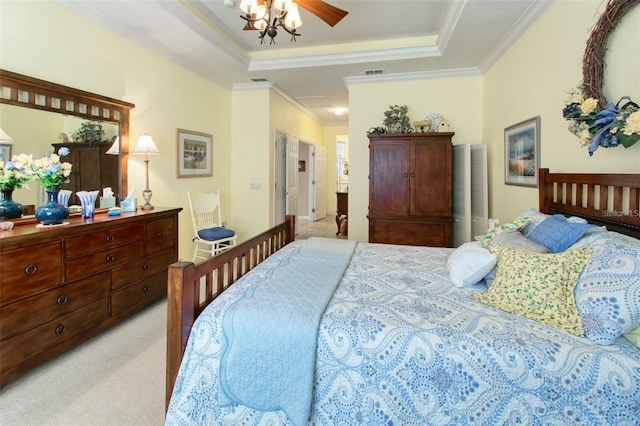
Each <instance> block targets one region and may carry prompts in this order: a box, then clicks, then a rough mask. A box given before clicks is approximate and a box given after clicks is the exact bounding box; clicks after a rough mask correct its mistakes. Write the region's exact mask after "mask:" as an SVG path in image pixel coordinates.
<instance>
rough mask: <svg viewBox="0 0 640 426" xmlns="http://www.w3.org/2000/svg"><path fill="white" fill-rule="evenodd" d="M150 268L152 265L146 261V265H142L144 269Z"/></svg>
mask: <svg viewBox="0 0 640 426" xmlns="http://www.w3.org/2000/svg"><path fill="white" fill-rule="evenodd" d="M149 268H151V265H149V264H148V263H145V264H144V265H142V269H144V270H145V271H148V270H149Z"/></svg>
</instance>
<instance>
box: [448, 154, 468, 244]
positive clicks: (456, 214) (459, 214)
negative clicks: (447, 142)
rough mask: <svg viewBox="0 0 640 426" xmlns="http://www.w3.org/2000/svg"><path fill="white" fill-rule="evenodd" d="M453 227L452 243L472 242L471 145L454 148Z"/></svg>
mask: <svg viewBox="0 0 640 426" xmlns="http://www.w3.org/2000/svg"><path fill="white" fill-rule="evenodd" d="M452 207H453V225H452V227H451V234H452V238H451V243H452V245H453V247H458V246H460V245H462V244H464V243H466V242H468V241H471V145H469V144H466V143H465V144H459V145H454V146H453V204H452Z"/></svg>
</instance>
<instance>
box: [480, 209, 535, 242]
mask: <svg viewBox="0 0 640 426" xmlns="http://www.w3.org/2000/svg"><path fill="white" fill-rule="evenodd" d="M530 221H531V218H529V217H524V218H522V219H516V220H514V221H513V222H509V223H505V224H504V225H502V226H496V227H495V228H493V229H492V230H491V231H489V232H487V233H486V234H485V235H484V236H483V237H482V239H481V240H480V244H481V245H482V247H484V248H487V247H489V244H490V243H491V240H493V238H494V237H495V236H496V235H498V234H501V233H503V232H506V231H513V230H520V229H522V228H524V227H525V226H527V224H528V223H529V222H530Z"/></svg>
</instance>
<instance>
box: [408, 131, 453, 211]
mask: <svg viewBox="0 0 640 426" xmlns="http://www.w3.org/2000/svg"><path fill="white" fill-rule="evenodd" d="M411 160H412V162H411V174H410V176H411V183H410V187H411V203H410V204H411V206H410V210H409V215H411V216H431V217H451V192H452V191H451V169H452V154H451V142H450V141H449V138H442V139H441V140H415V141H414V142H413V144H412V153H411Z"/></svg>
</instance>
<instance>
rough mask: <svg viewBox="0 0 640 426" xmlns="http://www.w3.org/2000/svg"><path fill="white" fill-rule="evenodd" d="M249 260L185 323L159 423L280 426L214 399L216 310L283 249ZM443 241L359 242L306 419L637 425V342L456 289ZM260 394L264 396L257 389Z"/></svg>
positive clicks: (279, 416)
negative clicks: (558, 325) (180, 356)
mask: <svg viewBox="0 0 640 426" xmlns="http://www.w3.org/2000/svg"><path fill="white" fill-rule="evenodd" d="M298 244H303V241H297V242H294V243H292V244H291V245H289V246H287V247H285V248H283V249H281V252H282V253H280V252H279V253H276V254H275V255H273V256H271V257H270V258H268V259H267V260H266V261H265V262H263V263H262V264H260V265H258V267H256V268H255V269H254V271H253V273H252V274H249V275H247V276H245V277H244V278H243V279H241V280H239V281H238V282H237V283H236V284H234V286H233V287H232V288H230V289H228V290H227V291H226V292H225V296H224V297H219V298H217V299H216V300H215V301H214V302H213V303H212V304H211V305H210V306H209V307H208V308H207V309H206V310H205V312H204V313H203V314H202V315H201V316H200V317H199V318H198V320H197V321H196V323H195V324H194V328H193V330H192V333H191V336H190V338H189V342H188V345H187V350H186V354H185V357H184V360H183V363H182V366H181V368H180V372H179V374H178V379H177V381H176V386H175V388H174V393H173V396H172V399H171V403H170V406H169V410H168V413H167V418H166V424H168V425H205V424H206V425H214V424H263V425H279V424H291V421H290V420H289V419H288V418H287V417H286V415H285V414H284V413H283V412H281V411H278V412H262V411H257V410H252V409H250V408H248V407H244V406H237V405H234V406H231V407H219V406H218V405H217V400H218V395H217V393H218V390H217V389H218V384H217V380H218V374H219V368H220V360H219V359H218V356H219V355H220V348H221V341H220V336H221V324H222V315H223V313H224V311H225V309H226V308H227V307H228V306H230V304H232V303H233V302H234V301H235V300H238V299H239V298H240V297H242V295H243V294H244V292H246V291H247V289H248V288H250V287H251V286H252V285H255V284H256V283H258V282H260V281H261V278H262V277H264V275H265V274H268V273H269V271H270V270H271V269H273V268H274V267H275V265H277V262H278V257H279V256H282V255H286V251H288V250H295V247H296V245H298ZM450 253H451V249H435V248H428V247H410V246H391V245H382V244H367V243H359V244H358V246H357V247H356V250H355V253H354V255H353V258H352V260H351V263H350V265H349V267H348V269H347V270H346V272H345V274H344V277H343V278H342V281H341V282H340V284H339V286H338V288H337V290H336V292H335V294H334V296H333V298H332V299H331V301H330V302H329V304H328V306H327V309H326V311H325V313H324V315H323V317H322V319H321V323H320V329H319V334H318V343H317V351H316V364H315V380H314V384H313V405H312V411H311V417H310V424H317V425H334V424H336V425H337V424H342V425H355V424H363V425H364V424H366V425H382V424H385V425H392V424H395V425H463V424H479V425H494V424H524V425H534V424H540V425H549V424H556V425H565V424H585V425H596V424H597V425H604V424H607V425H610V424H611V425H613V424H624V425H640V350H638V349H637V348H635V347H634V346H633V345H632V344H631V343H630V342H629V341H627V340H626V339H624V338H620V339H619V340H618V341H617V342H616V344H615V345H610V346H599V345H596V344H593V343H591V342H590V341H588V340H587V339H584V338H579V337H575V336H572V335H570V334H567V333H564V332H562V331H559V330H556V329H554V328H551V327H548V326H545V325H543V324H540V323H537V322H535V321H533V320H529V319H527V318H524V317H520V316H516V315H513V314H509V313H506V312H503V311H500V310H497V309H494V308H492V307H489V306H486V305H483V304H482V303H480V302H477V301H475V300H473V299H471V298H469V297H468V295H469V294H470V293H472V292H478V291H483V290H484V289H483V288H481V287H480V286H478V288H473V289H460V288H457V287H455V286H453V285H452V284H451V283H450V282H449V278H448V271H447V269H446V260H447V257H448V256H449V254H450ZM266 392H268V390H266Z"/></svg>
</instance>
